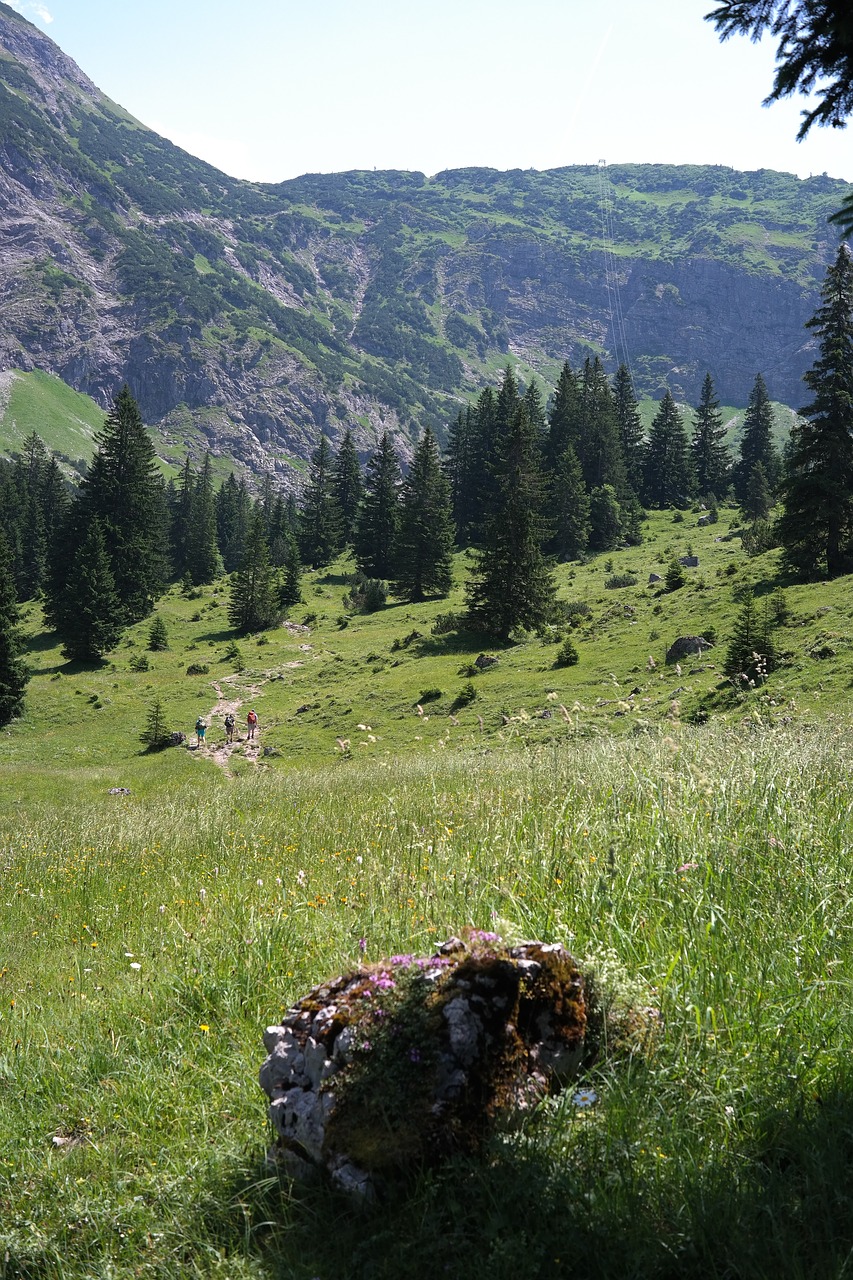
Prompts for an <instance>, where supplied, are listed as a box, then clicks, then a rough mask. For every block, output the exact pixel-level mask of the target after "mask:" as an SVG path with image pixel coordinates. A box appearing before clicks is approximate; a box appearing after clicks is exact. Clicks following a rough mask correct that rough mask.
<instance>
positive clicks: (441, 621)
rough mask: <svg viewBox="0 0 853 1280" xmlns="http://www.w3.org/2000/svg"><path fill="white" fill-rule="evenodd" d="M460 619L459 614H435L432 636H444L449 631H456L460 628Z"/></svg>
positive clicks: (460, 615)
mask: <svg viewBox="0 0 853 1280" xmlns="http://www.w3.org/2000/svg"><path fill="white" fill-rule="evenodd" d="M462 617H463V615H462V614H461V613H451V612H448V613H437V614H436V615H435V621H434V622H433V624H432V634H433V635H434V636H446V635H448V633H449V632H451V631H458V630H459V628H460V627H461V626H462Z"/></svg>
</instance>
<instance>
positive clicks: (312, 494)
mask: <svg viewBox="0 0 853 1280" xmlns="http://www.w3.org/2000/svg"><path fill="white" fill-rule="evenodd" d="M333 466H334V458H333V456H332V449H331V445H330V444H329V441H328V440H327V439H326V437H325V436H324V435H321V436H320V443H319V445H318V446H317V448H316V449H315V450H314V453H313V454H312V456H311V470H310V472H309V475H308V484H307V487H306V489H305V495H304V497H303V501H302V512H301V519H300V528H301V537H300V542H301V550H302V558H303V560H304V561H305V563H306V564H309V565H311V566H312V567H313V568H315V569H322V568H323V567H324V566H325V565H327V564H328V563H329V561H330V560H331V559H332V558H333V556H334V555H335V554H336V552H337V548H338V543H339V540H340V521H339V516H338V511H337V506H336V503H335V496H334V488H333V485H334V475H333Z"/></svg>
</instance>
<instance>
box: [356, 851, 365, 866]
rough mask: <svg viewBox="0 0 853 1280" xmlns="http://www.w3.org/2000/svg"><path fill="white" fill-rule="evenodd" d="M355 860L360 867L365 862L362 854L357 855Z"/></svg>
mask: <svg viewBox="0 0 853 1280" xmlns="http://www.w3.org/2000/svg"><path fill="white" fill-rule="evenodd" d="M355 860H356V862H357V863H358V865H359V866H361V864H362V862H364V859H363V858H362V856H361V854H360V853H357V854H356V857H355Z"/></svg>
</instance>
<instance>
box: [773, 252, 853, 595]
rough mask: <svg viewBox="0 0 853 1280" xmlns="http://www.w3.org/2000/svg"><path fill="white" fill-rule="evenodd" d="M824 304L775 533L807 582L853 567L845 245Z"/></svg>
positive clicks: (852, 415) (850, 279)
mask: <svg viewBox="0 0 853 1280" xmlns="http://www.w3.org/2000/svg"><path fill="white" fill-rule="evenodd" d="M821 298H822V304H821V306H820V307H819V309H818V310H817V312H816V313H815V315H814V316H813V318H812V319H811V320H810V321H809V323H808V327H809V328H811V329H813V330H814V332H815V333H816V334H817V336H818V342H819V351H820V355H819V357H818V359H817V361H816V363H815V364H814V366H813V367H812V368H811V369H810V370H809V372H808V373H807V374H806V375H805V381H806V385H807V386H808V388H809V390H810V391H811V393H812V401H811V403H810V404H809V405H808V406H807V408H805V409H804V410H803V412H802V416H801V418H800V419H799V421H798V422H796V423H795V425H794V427H793V428H792V431H791V438H790V443H789V446H788V449H787V452H786V456H785V476H784V480H783V484H782V497H783V503H784V511H783V514H782V517H781V519H780V521H779V529H778V532H779V537H780V540H781V543H782V546H783V548H784V562H785V564H786V565H787V567H788V568H789V569H791V570H793V571H794V572H795V573H798V574H801V575H804V576H806V577H810V578H815V577H823V576H828V577H836V576H837V575H839V574H842V573H849V572H851V567H853V258H851V254H850V250H849V248H848V247H847V246H846V245H842V246H841V247H840V249H839V250H838V254H837V256H836V259H835V262H834V263H833V265H832V266H831V267H830V268H829V270H828V271H827V273H826V280H825V281H824V285H823V289H822V291H821Z"/></svg>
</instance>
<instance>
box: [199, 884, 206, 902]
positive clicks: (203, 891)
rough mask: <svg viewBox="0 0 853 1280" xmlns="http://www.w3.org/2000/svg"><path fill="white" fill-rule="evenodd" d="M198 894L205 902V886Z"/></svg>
mask: <svg viewBox="0 0 853 1280" xmlns="http://www.w3.org/2000/svg"><path fill="white" fill-rule="evenodd" d="M198 896H199V897H200V898H201V900H202V902H204V900H205V898H206V897H207V890H206V889H205V888H204V887H202V888H201V889H199V891H198Z"/></svg>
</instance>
